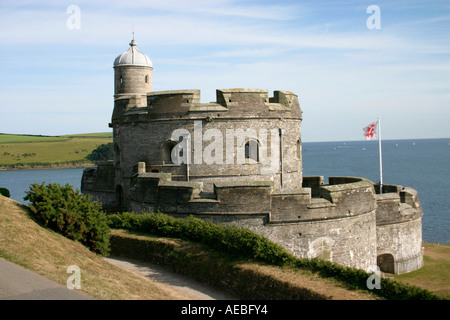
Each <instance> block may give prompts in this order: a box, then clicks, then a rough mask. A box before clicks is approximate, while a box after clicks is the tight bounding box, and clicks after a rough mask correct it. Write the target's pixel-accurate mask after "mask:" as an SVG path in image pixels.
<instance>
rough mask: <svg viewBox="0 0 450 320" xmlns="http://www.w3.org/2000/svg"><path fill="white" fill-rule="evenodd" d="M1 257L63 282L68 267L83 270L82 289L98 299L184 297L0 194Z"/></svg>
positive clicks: (64, 283) (163, 298)
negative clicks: (109, 259)
mask: <svg viewBox="0 0 450 320" xmlns="http://www.w3.org/2000/svg"><path fill="white" fill-rule="evenodd" d="M0 257H3V258H5V259H7V260H9V261H11V262H14V263H16V264H19V265H21V266H23V267H25V268H27V269H29V270H32V271H34V272H37V273H39V274H41V275H43V276H44V277H46V278H48V279H51V280H53V281H55V282H57V283H60V284H62V285H66V281H67V277H68V276H69V274H67V267H69V266H70V265H77V266H79V267H80V270H81V290H82V291H83V292H85V293H87V294H89V295H91V296H93V297H95V298H97V299H107V300H114V299H124V300H125V299H146V300H148V299H151V300H155V299H158V300H172V299H179V298H180V297H179V296H177V295H176V294H173V293H172V292H171V291H168V290H167V289H165V288H164V287H163V286H161V285H159V284H158V283H156V282H154V281H151V280H150V279H148V278H144V277H141V276H137V275H135V274H133V273H131V272H128V271H124V270H123V269H120V268H118V267H115V266H113V265H111V264H109V263H108V262H106V261H104V260H103V258H102V257H101V256H98V255H96V254H94V253H92V252H90V251H89V250H88V249H86V248H85V247H84V246H83V245H81V244H79V243H77V242H74V241H71V240H68V239H67V238H65V237H63V236H61V235H59V234H57V233H55V232H53V231H50V230H48V229H46V228H42V227H40V226H39V225H38V224H37V223H36V222H34V221H33V220H32V219H30V218H29V216H28V214H27V210H26V207H24V206H23V205H20V204H19V203H18V202H16V201H13V200H10V199H8V198H5V197H2V196H0Z"/></svg>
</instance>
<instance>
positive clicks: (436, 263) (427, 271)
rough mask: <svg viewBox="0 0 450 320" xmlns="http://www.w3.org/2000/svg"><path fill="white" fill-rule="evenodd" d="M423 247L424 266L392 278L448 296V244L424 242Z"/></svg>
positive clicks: (449, 279) (449, 283)
mask: <svg viewBox="0 0 450 320" xmlns="http://www.w3.org/2000/svg"><path fill="white" fill-rule="evenodd" d="M424 248H425V251H424V266H423V267H422V268H420V269H419V270H416V271H413V272H409V273H405V274H400V275H394V276H393V277H394V279H395V280H396V281H400V282H405V283H409V284H413V285H416V286H420V287H422V288H425V289H428V290H431V291H432V292H434V293H435V294H437V295H439V296H441V297H447V298H450V246H448V245H442V244H434V243H424Z"/></svg>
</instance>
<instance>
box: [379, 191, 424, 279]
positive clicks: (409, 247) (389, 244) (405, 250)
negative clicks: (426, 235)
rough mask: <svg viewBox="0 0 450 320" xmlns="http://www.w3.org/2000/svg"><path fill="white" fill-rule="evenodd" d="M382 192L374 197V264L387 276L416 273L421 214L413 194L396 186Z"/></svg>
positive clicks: (420, 255) (420, 262)
mask: <svg viewBox="0 0 450 320" xmlns="http://www.w3.org/2000/svg"><path fill="white" fill-rule="evenodd" d="M376 189H377V191H378V190H379V187H378V186H377V188H376ZM383 192H384V193H382V194H377V195H376V199H377V210H376V216H377V252H378V260H379V263H378V264H379V265H380V266H381V269H382V271H385V272H388V273H406V272H410V271H413V270H417V269H419V268H421V267H422V265H423V248H422V215H423V211H422V207H421V205H420V201H419V198H418V196H417V192H416V190H413V189H411V188H404V187H402V186H396V185H386V186H383Z"/></svg>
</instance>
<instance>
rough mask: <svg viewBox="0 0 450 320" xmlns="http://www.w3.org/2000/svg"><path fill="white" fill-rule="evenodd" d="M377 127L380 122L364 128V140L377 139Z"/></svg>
mask: <svg viewBox="0 0 450 320" xmlns="http://www.w3.org/2000/svg"><path fill="white" fill-rule="evenodd" d="M377 125H378V120H377V121H375V122H373V123H371V124H369V125H368V126H367V127H364V128H363V131H364V138H366V140H373V139H376V136H377V134H376V131H377Z"/></svg>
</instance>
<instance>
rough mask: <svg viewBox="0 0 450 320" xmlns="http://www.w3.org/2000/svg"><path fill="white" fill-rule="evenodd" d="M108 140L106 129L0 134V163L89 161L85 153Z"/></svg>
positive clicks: (1, 164)
mask: <svg viewBox="0 0 450 320" xmlns="http://www.w3.org/2000/svg"><path fill="white" fill-rule="evenodd" d="M108 142H112V134H111V133H110V132H105V133H91V134H80V135H67V136H58V137H42V136H27V135H7V134H0V167H2V166H3V167H11V166H17V165H18V164H20V166H31V167H32V166H46V165H48V166H50V165H52V164H60V165H61V164H65V163H79V164H82V163H89V161H87V160H86V159H85V157H86V156H87V155H88V154H90V153H91V152H92V151H93V150H94V149H95V148H97V147H98V146H99V145H101V144H105V143H108Z"/></svg>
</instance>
